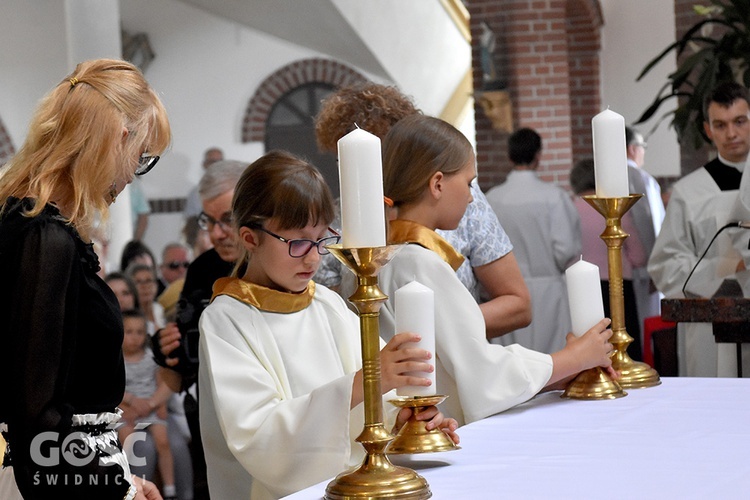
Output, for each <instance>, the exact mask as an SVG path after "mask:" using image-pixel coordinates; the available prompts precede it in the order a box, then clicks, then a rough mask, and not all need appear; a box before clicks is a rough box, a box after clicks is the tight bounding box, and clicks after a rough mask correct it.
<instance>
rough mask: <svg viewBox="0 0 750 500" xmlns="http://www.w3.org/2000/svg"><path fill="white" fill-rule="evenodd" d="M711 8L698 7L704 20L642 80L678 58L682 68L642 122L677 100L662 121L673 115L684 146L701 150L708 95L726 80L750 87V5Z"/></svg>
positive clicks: (714, 2) (730, 1)
mask: <svg viewBox="0 0 750 500" xmlns="http://www.w3.org/2000/svg"><path fill="white" fill-rule="evenodd" d="M708 3H709V5H707V6H705V5H695V6H694V7H693V9H694V10H695V12H696V13H698V14H699V15H700V16H701V17H702V18H703V19H701V20H700V21H699V22H698V23H696V24H695V25H694V26H692V27H691V28H690V29H689V30H688V31H687V32H686V33H685V34H684V35H683V36H682V38H680V39H679V40H677V41H676V42H674V43H672V44H671V45H669V46H668V47H667V48H666V49H664V50H663V51H662V52H661V53H660V54H659V55H658V56H656V57H655V58H654V59H653V60H651V61H650V62H649V63H648V64H647V65H646V67H645V68H644V69H643V71H642V72H641V74H640V75H639V76H638V78H637V79H636V80H640V79H641V78H643V76H644V75H646V74H647V73H648V72H649V71H650V70H651V69H652V68H653V67H654V66H656V65H657V64H658V63H659V62H660V61H661V60H662V59H664V58H665V57H666V56H667V55H668V54H670V53H671V52H673V51H674V52H675V53H676V57H677V60H678V63H679V64H678V67H677V69H676V70H675V71H674V72H673V73H672V74H670V75H669V77H668V78H669V81H668V82H667V83H666V84H665V85H664V86H663V87H662V88H661V89H660V91H659V93H658V94H657V96H656V98H655V99H654V101H653V102H652V103H651V105H650V106H649V107H648V108H647V109H646V110H645V111H644V112H643V114H642V115H641V117H640V118H639V119H638V123H642V122H645V121H646V120H648V119H649V118H651V117H652V116H653V115H654V114H656V112H657V111H658V110H659V108H660V107H661V106H662V104H664V103H665V102H666V101H669V100H670V99H674V98H677V99H678V106H677V108H676V109H674V110H673V111H670V112H668V113H665V114H664V115H663V116H662V117H661V119H660V120H659V121H660V122H661V121H662V120H664V119H666V118H668V117H669V116H670V115H671V116H672V122H671V125H672V126H673V127H674V129H675V131H676V132H677V137H678V139H679V140H680V142H682V143H686V144H693V145H694V146H695V148H696V149H699V148H700V147H701V146H702V145H703V144H704V143H706V142H709V140H708V138H707V137H706V136H705V133H704V131H703V121H704V120H703V96H704V95H705V94H706V93H707V92H709V91H710V90H711V89H712V88H713V87H714V86H715V85H716V84H717V82H721V81H724V80H735V81H737V82H739V83H743V84H744V85H745V86H746V87H750V71H747V69H748V67H749V66H750V0H708Z"/></svg>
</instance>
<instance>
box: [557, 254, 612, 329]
mask: <svg viewBox="0 0 750 500" xmlns="http://www.w3.org/2000/svg"><path fill="white" fill-rule="evenodd" d="M565 281H566V283H567V286H568V303H569V305H570V321H571V324H572V325H573V326H572V331H573V333H574V334H575V335H577V336H579V337H580V336H581V335H583V334H584V333H586V331H587V330H588V329H589V328H591V327H592V326H594V325H595V324H597V323H598V322H599V321H601V320H602V319H604V303H603V301H602V287H601V279H600V277H599V266H596V265H594V264H592V263H590V262H586V261H585V260H583V258H581V260H579V261H578V262H576V263H575V264H573V265H572V266H570V267H569V268H568V269H567V270H566V271H565Z"/></svg>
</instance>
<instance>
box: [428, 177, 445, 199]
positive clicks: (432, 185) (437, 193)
mask: <svg viewBox="0 0 750 500" xmlns="http://www.w3.org/2000/svg"><path fill="white" fill-rule="evenodd" d="M444 182H445V174H443V173H442V172H435V173H434V174H432V177H430V182H429V184H428V190H429V192H430V195H432V197H433V198H435V199H436V200H439V199H440V198H441V197H442V196H443V183H444Z"/></svg>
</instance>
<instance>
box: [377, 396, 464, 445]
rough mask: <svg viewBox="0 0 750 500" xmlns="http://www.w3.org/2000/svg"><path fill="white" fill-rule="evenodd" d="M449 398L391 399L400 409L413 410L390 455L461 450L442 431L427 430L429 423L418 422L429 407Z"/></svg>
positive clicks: (415, 397)
mask: <svg viewBox="0 0 750 500" xmlns="http://www.w3.org/2000/svg"><path fill="white" fill-rule="evenodd" d="M447 397H448V396H443V395H435V396H406V397H399V398H398V399H391V400H390V401H389V402H390V403H391V404H392V405H394V406H397V407H399V408H412V409H413V410H412V411H413V413H412V416H411V417H410V418H409V420H408V421H407V422H406V423H405V424H404V426H403V427H401V430H400V431H399V432H398V435H397V436H396V439H394V440H393V441H392V442H391V444H390V445H389V446H388V448H387V449H386V453H388V454H389V455H400V454H406V453H437V452H440V451H453V450H460V449H461V447H460V446H458V445H457V444H456V443H454V442H453V440H452V439H451V438H449V437H448V435H447V434H446V433H445V432H443V431H442V430H440V429H432V430H431V431H428V430H427V427H426V425H427V422H425V421H423V420H417V414H418V413H420V412H422V411H424V410H425V409H426V408H427V407H429V406H437V405H439V404H440V403H442V402H443V401H445V398H447Z"/></svg>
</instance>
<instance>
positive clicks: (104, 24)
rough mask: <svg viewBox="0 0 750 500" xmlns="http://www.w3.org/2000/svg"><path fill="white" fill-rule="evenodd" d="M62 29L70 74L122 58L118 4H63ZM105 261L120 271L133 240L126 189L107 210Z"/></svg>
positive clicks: (77, 0)
mask: <svg viewBox="0 0 750 500" xmlns="http://www.w3.org/2000/svg"><path fill="white" fill-rule="evenodd" d="M65 28H66V35H67V42H68V64H69V67H70V71H72V70H73V69H74V68H75V66H76V65H77V64H78V63H79V62H81V61H86V60H88V59H98V58H103V57H106V58H112V59H121V58H122V35H121V33H120V1H119V0H65ZM109 217H110V220H109V227H108V228H107V231H105V233H104V234H108V235H109V244H108V247H107V256H106V260H105V259H102V265H104V266H105V270H106V271H107V272H111V271H116V270H119V266H120V255H121V254H122V249H123V247H124V246H125V244H126V243H127V242H128V241H130V240H131V239H132V238H133V219H132V215H131V209H130V190H129V189H125V191H123V192H122V193H120V195H119V196H118V197H117V201H116V202H115V203H113V204H112V206H111V207H110V214H109Z"/></svg>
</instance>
